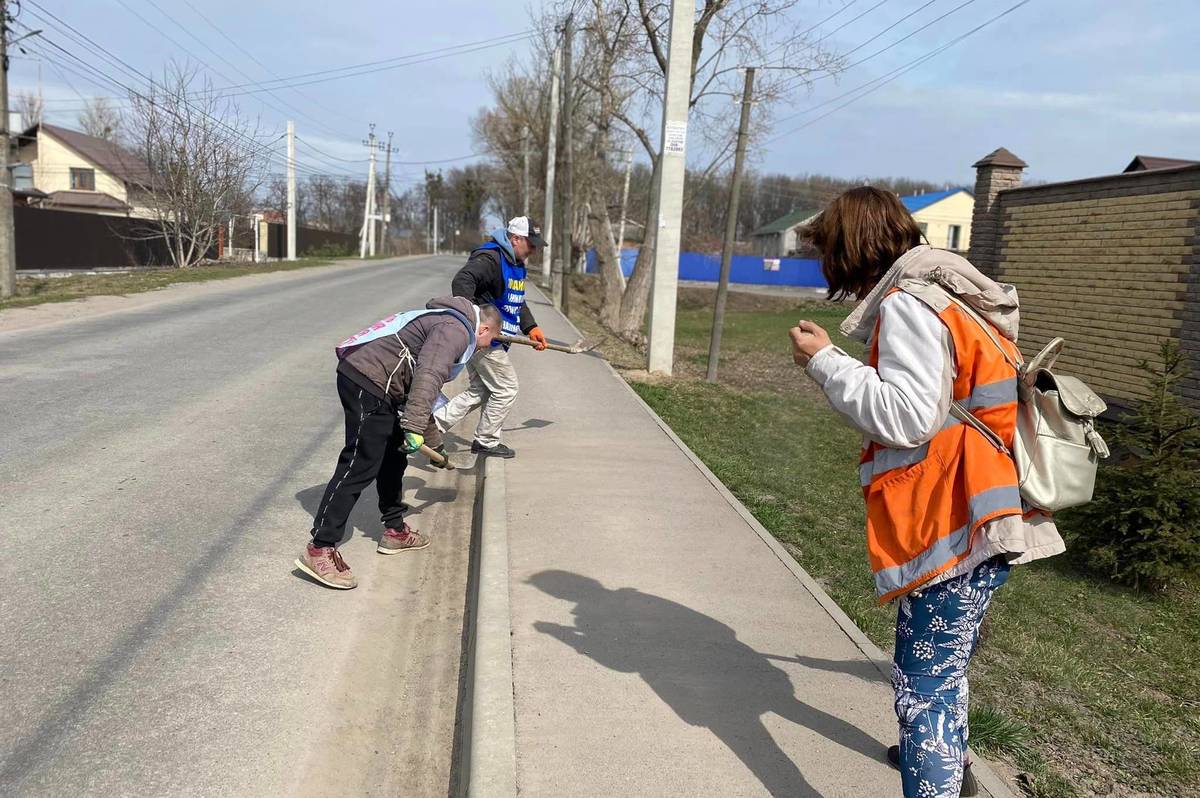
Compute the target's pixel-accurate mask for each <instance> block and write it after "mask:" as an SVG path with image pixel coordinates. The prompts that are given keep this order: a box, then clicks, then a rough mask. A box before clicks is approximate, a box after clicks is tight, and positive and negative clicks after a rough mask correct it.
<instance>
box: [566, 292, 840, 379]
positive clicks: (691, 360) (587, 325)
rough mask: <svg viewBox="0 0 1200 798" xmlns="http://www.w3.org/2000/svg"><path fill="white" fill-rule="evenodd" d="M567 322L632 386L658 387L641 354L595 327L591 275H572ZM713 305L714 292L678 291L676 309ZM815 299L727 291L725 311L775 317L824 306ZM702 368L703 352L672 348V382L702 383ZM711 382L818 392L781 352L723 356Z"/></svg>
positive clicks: (597, 296) (596, 304) (596, 296)
mask: <svg viewBox="0 0 1200 798" xmlns="http://www.w3.org/2000/svg"><path fill="white" fill-rule="evenodd" d="M571 289H572V290H571V300H572V303H573V304H572V314H571V321H572V322H574V323H575V325H576V326H577V327H579V329H580V331H581V332H583V334H584V336H585V339H586V340H587V341H588V342H589V343H591V342H595V341H601V342H602V343H601V344H600V345H599V346H598V347H596V351H597V352H599V353H601V354H602V355H603V356H604V358H605V359H606V360H607V361H608V362H609V363H611V364H612V366H613V368H615V369H616V370H617V371H619V372H621V374H622V376H624V377H625V378H626V379H629V380H632V381H634V382H643V383H649V384H652V385H658V384H661V383H662V382H663V381H664V380H667V381H669V379H670V378H663V377H661V376H658V375H651V374H650V373H649V372H647V371H646V349H645V346H639V345H635V344H633V343H631V342H630V341H627V340H625V339H623V338H620V337H618V336H616V335H614V334H613V333H611V332H609V331H608V330H606V329H605V328H604V327H603V326H602V325H601V324H600V303H601V300H602V294H601V290H600V280H599V278H598V277H595V276H593V275H575V277H574V279H573V280H572V283H571ZM715 301H716V289H713V288H680V289H679V305H678V307H679V309H680V310H689V309H698V308H710V307H712V306H713V303H714V302H715ZM827 306H828V303H823V302H822V301H820V300H808V299H803V298H798V297H772V296H765V295H761V294H748V293H735V292H732V291H731V292H730V293H729V295H728V298H727V302H726V308H727V309H728V310H730V311H733V312H754V311H760V312H778V311H787V310H794V309H797V308H803V307H827ZM707 368H708V350H707V349H700V348H698V347H694V346H686V345H677V346H676V347H675V369H674V371H675V376H674V379H685V380H686V379H692V380H702V379H704V377H705V374H706V371H707ZM717 381H718V382H719V383H721V384H722V385H726V386H728V387H731V388H737V389H739V390H745V391H749V392H760V391H766V392H770V393H776V394H791V395H794V394H796V393H804V394H808V395H813V396H816V395H818V394H819V393H820V391H819V389H817V387H816V386H815V385H814V384H813V382H812V380H810V379H808V377H807V376H805V374H804V372H803V371H802V370H801V369H798V368H796V366H795V365H794V364H793V363H792V360H791V356H790V355H788V354H787V353H786V352H778V353H775V352H728V353H726V354H725V355H723V356H722V358H721V364H720V369H719V373H718V379H717Z"/></svg>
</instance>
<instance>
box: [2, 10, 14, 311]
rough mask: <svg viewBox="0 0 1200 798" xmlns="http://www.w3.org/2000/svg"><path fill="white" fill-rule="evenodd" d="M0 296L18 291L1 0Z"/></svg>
mask: <svg viewBox="0 0 1200 798" xmlns="http://www.w3.org/2000/svg"><path fill="white" fill-rule="evenodd" d="M0 114H3V118H2V119H0V299H2V298H6V297H10V296H12V295H14V294H15V293H17V239H16V235H15V233H14V232H13V207H12V203H13V196H12V174H11V173H10V172H9V170H8V153H9V148H10V147H11V146H12V143H11V141H10V138H11V131H9V129H8V3H7V1H6V0H0Z"/></svg>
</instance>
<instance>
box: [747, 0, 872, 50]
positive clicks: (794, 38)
mask: <svg viewBox="0 0 1200 798" xmlns="http://www.w3.org/2000/svg"><path fill="white" fill-rule="evenodd" d="M857 2H858V0H850V2H848V3H846V4H844V5H843V6H842V7H841V8H839V9H838V10H837V11H834V12H833V13H832V14H830V15H829V16H827V17H825V19H823V20H821V21H820V22H818V23H817V24H816V25H813V26H812V27H810V28H807V29H806V30H803V31H801V32H800V33H797V34H796V35H795V36H791V37H789V38H787V39H785V40H784V41H782V42H780V43H779V44H777V45H775V46H774V47H772V48H771V49H770V50H767V52H765V53H763V56H762V57H763V60H764V61H765V60H766V59H767V58H769V57H770V56H771V55H773V54H774V53H777V52H779V51H780V50H781V49H783V48H784V47H787V46H788V45H789V44H791V43H792V42H797V41H800V40H801V39H803V38H804V37H805V36H807V35H808V34H810V33H812V32H813V31H815V30H816V29H817V28H819V27H821V26H822V25H824V24H825V23H826V22H828V21H829V20H831V19H833V18H834V17H836V16H838V15H840V14H842V13H843V12H845V11H846V9H848V8H850V6H852V5H854V4H855V3H857Z"/></svg>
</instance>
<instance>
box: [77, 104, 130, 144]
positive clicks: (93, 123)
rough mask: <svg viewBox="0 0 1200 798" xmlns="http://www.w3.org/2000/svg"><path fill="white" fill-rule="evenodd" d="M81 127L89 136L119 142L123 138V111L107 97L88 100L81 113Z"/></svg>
mask: <svg viewBox="0 0 1200 798" xmlns="http://www.w3.org/2000/svg"><path fill="white" fill-rule="evenodd" d="M79 127H81V128H82V129H83V132H84V133H87V134H88V135H89V136H95V137H96V138H98V139H104V140H105V141H117V140H118V139H120V137H121V111H120V110H119V109H118V108H117V106H115V105H113V104H112V103H111V102H109V100H108V98H106V97H95V98H93V99H91V100H87V101H86V102H85V104H84V106H83V110H82V111H80V112H79Z"/></svg>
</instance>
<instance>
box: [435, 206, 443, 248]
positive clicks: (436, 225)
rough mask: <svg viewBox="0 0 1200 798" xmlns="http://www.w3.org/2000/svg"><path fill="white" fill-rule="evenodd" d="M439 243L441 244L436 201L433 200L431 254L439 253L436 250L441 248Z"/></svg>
mask: <svg viewBox="0 0 1200 798" xmlns="http://www.w3.org/2000/svg"><path fill="white" fill-rule="evenodd" d="M441 244H442V242H441V240H440V236H439V235H438V206H437V203H436V202H435V203H434V205H433V254H434V255H437V254H440V253H439V252H438V250H439V249H441Z"/></svg>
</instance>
